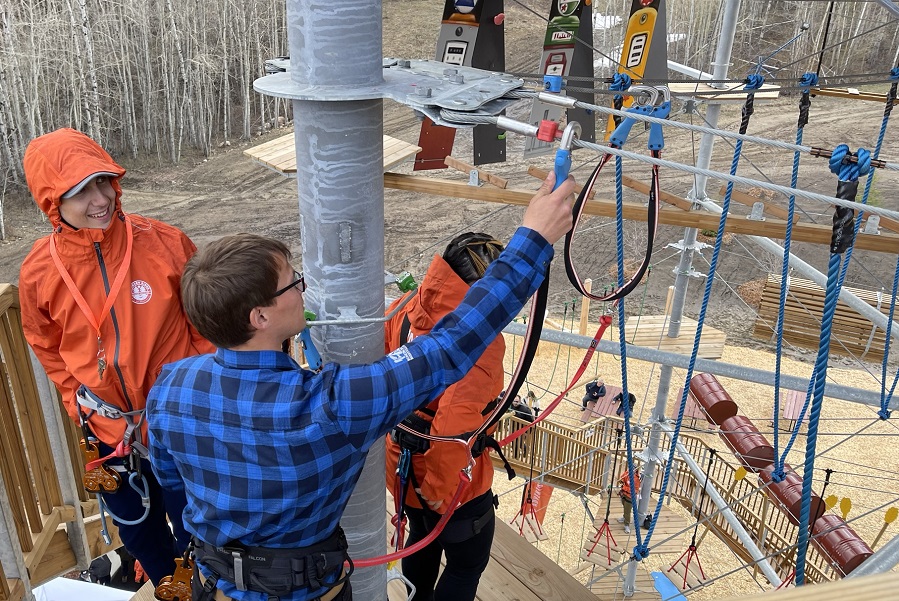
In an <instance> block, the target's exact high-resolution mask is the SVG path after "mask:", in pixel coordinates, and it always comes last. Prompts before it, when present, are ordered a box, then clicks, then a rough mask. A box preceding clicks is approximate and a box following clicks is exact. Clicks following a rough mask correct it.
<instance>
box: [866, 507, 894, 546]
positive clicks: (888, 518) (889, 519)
mask: <svg viewBox="0 0 899 601" xmlns="http://www.w3.org/2000/svg"><path fill="white" fill-rule="evenodd" d="M897 517H899V509H897V508H895V507H890V508H889V509H887V512H886V513H885V514H884V516H883V526H881V527H880V532H878V533H877V536H875V537H874V542H872V543H871V548H872V549H873V548H874V547H876V546H877V543H879V542H880V537H881V536H883V533H884V532H886V531H887V526H889V525H890V524H892V523H893V522H895V521H896V518H897Z"/></svg>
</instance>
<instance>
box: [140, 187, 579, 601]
mask: <svg viewBox="0 0 899 601" xmlns="http://www.w3.org/2000/svg"><path fill="white" fill-rule="evenodd" d="M553 183H554V177H553V175H552V174H550V175H549V177H548V178H547V180H546V181H545V182H544V183H543V185H542V186H541V188H540V189H539V190H538V191H537V194H536V195H535V196H534V198H533V199H532V200H531V203H530V205H529V206H528V209H527V211H526V212H525V215H524V219H523V221H522V227H520V228H519V229H518V230H517V231H516V232H515V234H514V235H513V236H512V239H511V240H510V241H509V244H508V245H507V246H506V250H505V251H504V252H503V253H502V254H501V255H500V257H499V258H498V259H497V260H495V261H494V262H493V263H492V264H491V265H490V268H489V269H488V270H487V272H486V274H485V276H484V277H483V278H482V279H481V280H479V281H478V282H477V283H475V284H474V285H472V286H471V289H470V291H469V292H468V294H467V295H466V296H465V299H464V300H463V301H462V303H461V304H460V305H459V307H458V308H457V309H456V310H455V311H453V312H452V313H450V314H449V315H447V316H446V317H445V318H444V319H443V320H441V321H440V322H439V323H438V324H437V325H436V326H435V327H434V329H433V330H432V331H431V333H430V334H428V335H425V336H420V337H417V338H415V340H413V341H412V342H410V343H408V344H407V345H405V346H402V347H400V348H399V349H397V350H396V351H394V352H392V353H390V354H389V355H387V356H386V357H384V358H383V359H381V360H379V361H377V362H375V363H373V364H370V365H337V364H334V363H329V364H326V365H325V366H324V368H323V369H322V370H321V372H319V373H312V372H309V371H306V370H303V369H301V368H300V367H299V366H298V365H297V364H296V363H295V362H294V361H293V359H291V358H290V357H289V356H288V355H287V354H285V353H283V352H281V344H282V342H283V341H284V340H285V339H287V338H290V337H291V336H293V335H295V334H296V333H297V332H299V331H301V330H302V329H303V328H304V327H305V325H306V324H305V319H304V317H303V296H302V293H303V290H304V289H305V284H304V281H303V276H302V275H300V274H298V273H297V272H296V271H294V269H293V267H291V265H290V253H289V251H288V249H287V247H286V246H284V245H283V244H281V243H280V242H277V241H274V240H270V239H267V238H262V237H260V236H254V235H250V234H240V235H237V236H230V237H226V238H222V239H221V240H218V241H216V242H213V243H211V244H209V245H208V246H207V247H206V248H204V249H203V250H201V251H200V252H198V253H197V254H196V255H195V256H194V257H193V258H192V259H191V260H190V262H188V264H187V266H186V267H185V270H184V274H183V276H182V295H183V301H184V306H185V309H186V311H187V314H188V316H189V317H190V319H191V321H192V322H193V324H194V325H195V326H196V327H197V329H198V330H199V332H200V333H201V334H202V335H203V336H204V337H206V338H207V339H208V340H210V341H211V342H213V343H214V344H215V345H216V347H217V348H218V350H217V352H216V353H215V354H214V355H201V356H197V357H191V358H189V359H185V360H183V361H179V362H177V363H174V364H171V365H167V366H165V367H164V368H163V371H162V373H161V374H160V376H159V378H158V379H157V381H156V385H155V386H154V387H153V389H152V390H151V391H150V395H149V398H148V400H147V420H148V422H149V424H150V454H151V463H152V465H153V470H154V472H155V473H156V475H157V477H158V478H159V481H160V483H161V484H162V485H163V487H166V488H170V489H181V488H182V487H183V488H184V490H185V492H186V496H187V500H188V503H187V507H186V509H185V510H184V522H185V526H186V528H187V530H188V531H189V532H190V533H191V534H192V535H193V537H194V543H195V545H196V548H195V554H196V556H197V559H198V563H199V570H200V572H201V575H200V574H196V573H195V577H194V587H195V589H194V592H195V595H197V596H199V595H200V594H201V592H202V591H201V590H200V589H199V587H200V586H202V585H203V584H204V583H205V588H206V597H205V598H208V599H213V598H216V599H222V598H232V599H238V600H247V601H265V600H266V599H267V598H268V596H269V595H270V596H277V597H278V598H280V599H281V600H282V601H307V600H312V599H321V600H323V601H329V600H331V599H335V600H346V599H351V598H352V592H351V589H350V585H349V582H348V581H346V577H345V576H344V575H342V572H341V570H342V565H343V558H344V556H345V550H346V541H345V538H344V537H343V533H342V531H341V530H340V526H339V521H340V517H341V515H342V514H343V510H344V508H345V507H346V504H347V502H348V500H349V497H350V493H351V492H352V490H353V487H354V486H355V484H356V481H357V480H358V478H359V474H360V472H361V471H362V466H363V463H364V460H365V456H366V453H367V451H368V449H369V448H370V447H371V445H372V444H373V443H374V442H375V441H377V440H378V439H380V438H382V437H383V436H384V435H385V434H386V433H387V432H388V431H389V430H390V429H391V428H393V427H394V426H395V425H396V424H397V423H398V422H399V421H400V420H402V419H403V418H404V417H405V416H406V415H408V414H409V413H411V412H412V411H413V410H414V409H416V408H417V407H420V406H422V405H426V404H427V403H429V402H430V401H431V400H433V399H434V398H436V397H437V396H438V395H440V394H441V393H442V392H443V391H444V389H445V388H446V387H447V386H450V385H451V384H453V383H454V382H456V381H457V380H459V379H460V378H462V377H463V376H464V375H465V374H466V372H468V370H469V369H471V367H472V366H473V365H474V363H475V362H476V360H477V359H478V357H479V356H480V355H481V353H482V352H483V351H484V349H485V348H486V347H487V345H488V344H489V343H490V342H491V341H492V340H493V339H494V338H495V337H496V335H497V334H498V333H499V332H500V331H501V330H502V328H503V327H505V325H506V324H508V323H509V322H510V321H511V320H512V318H513V317H514V316H515V315H517V314H518V312H519V311H520V310H521V308H522V307H523V305H524V304H525V302H526V301H527V299H528V298H530V296H531V295H532V294H533V293H534V292H535V291H536V290H537V288H538V287H539V285H540V283H541V282H542V281H543V278H544V276H545V274H546V269H547V267H548V265H549V263H550V260H551V259H552V256H553V248H552V244H553V243H555V242H556V241H557V240H559V239H560V238H561V237H562V236H563V235H564V234H565V232H567V231H568V230H569V229H570V228H571V205H570V199H569V196H570V194H571V192H572V190H573V188H574V180H572V179H571V178H569V179H568V180H566V181H565V182H563V183H562V185H561V186H559V188H558V189H557V190H555V191H551V190H552V186H553ZM216 587H217V588H218V590H217V591H216ZM197 596H195V597H194V598H195V599H196V598H197Z"/></svg>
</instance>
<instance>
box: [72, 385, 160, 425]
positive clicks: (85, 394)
mask: <svg viewBox="0 0 899 601" xmlns="http://www.w3.org/2000/svg"><path fill="white" fill-rule="evenodd" d="M75 400H76V401H77V402H78V404H79V405H80V406H82V407H84V408H85V409H88V410H90V411H93V412H95V413H96V414H97V415H99V416H101V417H106V418H109V419H120V418H122V417H125V416H128V417H132V416H140V415H141V414H142V413H143V412H144V410H143V409H138V410H137V411H122V410H121V409H120V408H119V407H116V406H115V405H113V404H111V403H107V402H106V401H104V400H103V399H101V398H100V397H98V396H97V395H95V394H94V393H93V392H91V390H90V389H89V388H88V387H87V386H81V387H80V388H78V392H77V393H75Z"/></svg>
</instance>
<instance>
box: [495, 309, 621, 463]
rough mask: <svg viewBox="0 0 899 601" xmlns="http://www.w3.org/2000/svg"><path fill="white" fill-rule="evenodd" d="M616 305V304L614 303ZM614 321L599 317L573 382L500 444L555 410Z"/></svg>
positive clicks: (576, 380)
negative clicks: (535, 416)
mask: <svg viewBox="0 0 899 601" xmlns="http://www.w3.org/2000/svg"><path fill="white" fill-rule="evenodd" d="M616 304H617V303H616ZM612 306H613V307H614V306H615V305H614V304H613V305H612ZM611 323H612V316H611V315H609V314H606V315H603V316H602V317H600V318H599V328H598V329H597V330H596V335H595V336H593V340H591V341H590V348H588V349H587V352H586V353H585V354H584V359H583V361H581V364H580V365H579V366H578V368H577V371H575V372H574V377H572V378H571V382H569V384H568V387H567V388H566V389H565V390H563V391H562V392H561V393H559V396H557V397H556V398H555V399H553V401H552V402H551V403H550V404H549V405H548V406H547V407H546V409H544V410H543V411H541V412H540V415H538V416H537V418H536V419H534V421H533V422H531V423H529V424H528V425H526V426H524V427H522V428H519V429H518V430H516V431H514V432H512V433H511V434H509V435H508V436H506V437H505V438H503V439H502V440H501V441H499V446H501V447H504V446H506V445H507V444H509V443H510V442H512V441H513V440H515V439H516V438H518V437H519V436H521V435H522V434H524V433H525V432H526V431H527V430H529V429H530V428H533V427H534V426H536V425H537V424H539V423H540V422H542V421H543V420H544V419H546V416H547V415H549V414H550V413H552V412H553V410H554V409H555V408H556V407H557V406H558V405H559V403H561V402H562V399H564V398H565V395H566V394H568V392H569V391H571V389H572V388H574V386H575V384H577V382H578V380H580V378H581V376H583V375H584V372H585V371H586V370H587V367H588V366H589V365H590V359H592V358H593V353H595V352H596V347H597V346H599V342H600V340H602V337H603V335H604V334H605V333H606V329H608V327H609V325H611Z"/></svg>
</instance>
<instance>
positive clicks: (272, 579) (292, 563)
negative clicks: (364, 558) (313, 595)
mask: <svg viewBox="0 0 899 601" xmlns="http://www.w3.org/2000/svg"><path fill="white" fill-rule="evenodd" d="M193 543H194V554H195V556H196V559H197V561H198V562H200V563H202V564H203V565H204V566H205V567H207V568H209V569H210V570H211V571H212V572H213V574H215V575H216V576H217V577H218V578H224V579H225V580H229V581H231V582H233V583H234V584H235V586H237V588H238V590H241V591H256V592H261V593H267V594H269V595H273V596H276V597H283V596H285V595H288V594H290V593H291V592H292V591H295V590H298V589H302V588H309V589H310V590H313V591H314V590H316V589H319V588H322V587H325V586H326V587H333V586H336V585H337V584H340V583H342V582H343V581H344V580H346V579H347V578H348V577H349V576H350V574H352V572H353V568H352V563H351V564H350V569H349V570H347V573H346V575H345V576H344V577H343V578H341V579H340V580H337V581H336V582H328V583H326V582H324V578H325V577H326V576H328V575H329V574H337V575H339V574H340V571H341V569H342V568H343V562H344V560H346V559H348V557H347V554H346V549H347V543H346V537H345V536H344V534H343V529H342V528H340V526H338V527H337V530H336V531H335V532H334V534H332V535H331V536H330V537H329V538H328V539H327V540H325V541H324V542H321V543H318V544H316V545H312V546H309V547H299V548H293V549H271V548H264V547H246V546H243V545H239V544H234V545H225V546H223V547H216V546H213V545H209V544H206V543H204V542H203V541H201V540H199V539H197V538H196V537H194V539H193Z"/></svg>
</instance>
